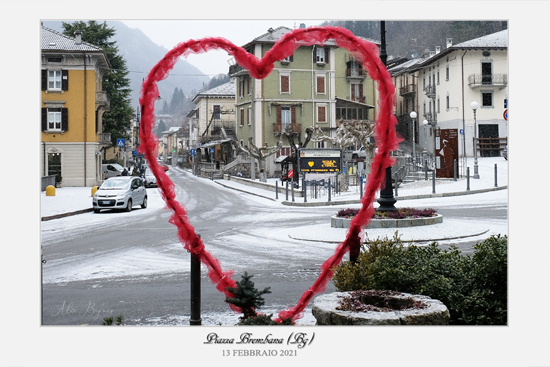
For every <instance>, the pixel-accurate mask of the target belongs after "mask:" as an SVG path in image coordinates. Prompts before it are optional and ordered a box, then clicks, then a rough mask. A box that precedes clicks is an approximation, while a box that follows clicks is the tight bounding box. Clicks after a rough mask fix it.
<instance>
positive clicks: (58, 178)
mask: <svg viewBox="0 0 550 367" xmlns="http://www.w3.org/2000/svg"><path fill="white" fill-rule="evenodd" d="M62 180H63V177H61V173H58V174H57V175H55V187H61V181H62Z"/></svg>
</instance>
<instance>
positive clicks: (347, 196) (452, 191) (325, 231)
mask: <svg viewBox="0 0 550 367" xmlns="http://www.w3.org/2000/svg"><path fill="white" fill-rule="evenodd" d="M469 163H470V160H469ZM471 163H472V165H473V159H472V162H471ZM478 163H479V175H480V178H479V179H475V180H474V179H473V178H470V190H469V191H468V190H467V180H466V178H460V179H457V181H454V179H437V180H436V187H435V189H436V193H435V194H433V193H432V191H433V185H432V180H431V179H429V180H427V181H425V180H421V181H416V182H412V183H407V184H402V185H400V186H399V187H398V189H397V196H395V191H394V197H395V199H396V200H397V201H398V202H399V201H403V200H413V199H423V198H436V199H437V198H443V197H448V196H461V195H473V194H476V193H483V192H491V191H500V190H506V189H507V183H508V164H507V161H506V160H505V159H504V158H501V157H495V158H479V161H478ZM495 164H496V165H497V187H495V170H494V167H495ZM174 170H178V168H175V167H174ZM471 171H473V170H471ZM205 180H208V179H205ZM214 182H215V183H217V184H219V185H222V186H224V187H226V188H229V189H232V190H237V191H240V192H244V193H248V194H251V195H255V196H259V197H263V198H266V199H269V200H271V201H273V202H274V203H273V204H277V203H279V204H281V205H288V206H297V207H298V206H299V207H306V206H307V207H312V209H313V208H314V207H318V206H329V205H355V204H360V193H359V187H356V188H350V190H348V191H347V192H344V193H341V194H339V195H333V196H331V201H330V202H328V196H327V195H325V196H324V197H322V198H317V199H315V198H310V197H308V198H307V202H304V198H303V197H301V196H297V195H298V192H299V190H298V189H296V193H297V194H296V195H295V197H294V201H292V199H291V192H290V189H289V196H288V200H287V199H286V190H285V189H286V188H285V187H284V186H283V185H282V183H281V181H280V180H278V179H268V182H267V183H259V181H258V180H255V181H252V180H249V179H242V178H239V179H238V178H235V177H231V179H230V180H214ZM276 182H277V186H278V188H279V194H278V197H276V194H275V186H276ZM252 184H254V185H255V186H263V187H264V188H259V187H253V186H251V185H252ZM91 192H92V188H91V187H63V188H58V189H56V193H55V196H46V193H45V192H41V194H40V195H41V217H42V220H43V221H45V220H52V219H57V218H62V217H66V216H71V215H76V214H81V213H86V212H91V211H92V206H91V203H92V197H91ZM308 196H309V195H308ZM376 206H377V203H375V207H376ZM310 227H311V228H309V227H307V228H303V227H302V228H300V231H295V232H296V233H289V234H288V235H289V237H290V238H294V239H299V240H304V241H321V242H330V243H333V242H334V243H339V242H341V241H342V240H343V239H344V238H345V235H346V232H347V229H345V228H332V227H330V218H328V219H327V224H323V225H318V226H310ZM428 227H429V228H428ZM395 231H396V229H395V228H388V229H369V230H368V235H369V236H370V237H373V238H374V237H376V236H389V237H392V236H393V234H394V233H395ZM399 233H400V235H401V236H402V239H403V240H404V241H408V240H415V241H433V240H442V239H453V238H463V237H474V236H478V235H482V234H486V233H489V228H487V226H484V225H483V224H476V223H467V224H466V225H464V223H458V222H457V221H456V220H445V219H444V221H443V223H441V224H435V225H430V226H423V227H410V228H400V229H399Z"/></svg>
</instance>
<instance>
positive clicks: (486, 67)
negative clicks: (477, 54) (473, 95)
mask: <svg viewBox="0 0 550 367" xmlns="http://www.w3.org/2000/svg"><path fill="white" fill-rule="evenodd" d="M492 81H493V66H492V64H491V63H490V62H482V63H481V84H491V83H492Z"/></svg>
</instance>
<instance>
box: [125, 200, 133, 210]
mask: <svg viewBox="0 0 550 367" xmlns="http://www.w3.org/2000/svg"><path fill="white" fill-rule="evenodd" d="M132 205H133V203H132V199H128V205H126V211H127V212H131V211H132Z"/></svg>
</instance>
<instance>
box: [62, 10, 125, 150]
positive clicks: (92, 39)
mask: <svg viewBox="0 0 550 367" xmlns="http://www.w3.org/2000/svg"><path fill="white" fill-rule="evenodd" d="M62 26H63V33H64V34H65V35H67V36H69V37H74V32H75V31H77V30H78V31H82V41H84V42H88V43H91V44H92V45H94V46H97V47H100V48H101V49H102V50H103V51H104V52H105V54H106V55H107V59H108V60H109V63H110V64H111V70H110V72H108V73H107V74H106V75H105V76H104V77H103V90H104V91H105V92H106V93H107V97H108V98H109V100H110V103H111V110H110V111H108V112H106V113H105V114H104V115H103V132H106V133H110V134H111V143H112V144H113V146H116V140H117V139H118V138H128V136H127V135H126V129H127V128H129V127H130V126H131V116H132V114H134V112H135V111H134V109H133V108H132V107H131V102H130V92H131V90H130V88H129V87H130V79H129V78H128V69H127V67H126V60H124V58H123V57H122V56H121V55H120V54H119V51H118V47H117V45H116V41H110V40H109V39H110V38H111V37H113V36H114V35H115V29H114V28H109V27H107V23H106V22H103V23H102V24H101V23H97V22H96V21H93V20H91V21H88V23H86V22H84V21H76V22H73V23H65V22H63V23H62Z"/></svg>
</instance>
